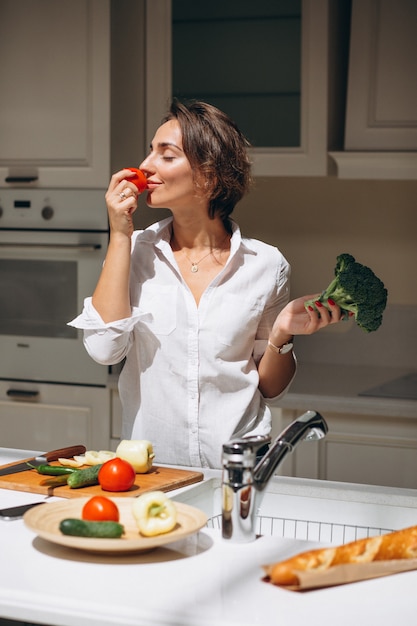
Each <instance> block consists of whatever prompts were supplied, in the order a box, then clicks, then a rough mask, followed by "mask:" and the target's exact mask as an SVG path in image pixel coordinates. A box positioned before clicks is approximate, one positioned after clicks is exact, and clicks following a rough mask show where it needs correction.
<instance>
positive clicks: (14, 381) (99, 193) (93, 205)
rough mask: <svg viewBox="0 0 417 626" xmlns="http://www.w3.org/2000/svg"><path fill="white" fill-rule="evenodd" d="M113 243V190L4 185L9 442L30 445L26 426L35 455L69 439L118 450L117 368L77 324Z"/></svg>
mask: <svg viewBox="0 0 417 626" xmlns="http://www.w3.org/2000/svg"><path fill="white" fill-rule="evenodd" d="M107 241H108V223H107V214H106V210H105V204H104V190H101V189H100V190H62V189H53V190H42V189H4V190H1V189H0V355H1V356H0V433H1V435H0V439H1V440H2V442H3V443H2V445H16V446H17V447H23V445H22V444H21V441H22V436H23V431H24V430H25V429H26V432H25V433H24V434H25V437H26V439H25V445H27V447H31V448H32V449H38V448H39V449H43V448H44V447H45V446H46V447H48V448H49V447H55V444H56V447H62V446H63V445H66V443H67V440H66V439H65V437H66V438H67V439H68V437H70V438H71V439H72V440H74V439H76V440H78V439H80V437H84V438H87V441H80V442H81V443H84V442H85V443H86V444H87V443H88V444H90V445H93V444H94V443H97V444H100V447H108V441H109V426H108V425H107V423H106V420H107V421H108V415H107V416H106V415H105V414H103V411H104V412H105V411H106V410H107V404H109V402H108V403H107V402H106V401H105V398H106V397H107V393H108V390H107V388H106V386H107V381H108V368H107V367H105V366H102V365H99V364H97V363H95V362H94V361H93V360H92V359H91V358H90V357H89V356H88V354H87V353H86V351H85V348H84V346H83V340H82V331H79V330H77V329H75V328H73V327H71V326H68V324H67V323H68V322H69V321H70V320H72V319H73V318H74V317H76V315H78V313H79V312H80V311H81V309H82V306H83V301H84V298H85V297H86V296H88V295H91V294H92V292H93V290H94V287H95V284H96V282H97V279H98V276H99V274H100V271H101V267H102V264H103V260H104V256H105V252H106V247H107ZM94 405H95V406H96V408H94ZM51 406H52V407H55V408H51ZM71 407H72V408H71ZM108 412H109V411H108V410H107V413H108ZM97 413H100V415H97ZM29 430H30V431H31V434H29V439H30V441H27V433H28V431H29ZM48 430H49V431H50V434H48V433H47V431H48ZM14 431H16V432H14ZM36 431H38V433H37V435H36ZM77 432H78V433H79V436H78V437H77V436H76V433H77ZM36 437H37V439H36ZM5 441H6V443H4V442H5ZM29 443H31V445H30V446H29V445H28V444H29ZM37 443H38V444H39V445H36V444H37ZM105 444H107V445H105ZM97 447H99V446H97Z"/></svg>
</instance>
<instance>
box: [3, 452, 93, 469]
mask: <svg viewBox="0 0 417 626" xmlns="http://www.w3.org/2000/svg"><path fill="white" fill-rule="evenodd" d="M85 451H86V447H85V446H81V445H78V446H69V447H68V448H60V449H59V450H51V451H50V452H44V453H43V454H42V455H41V456H37V457H33V458H31V459H27V460H26V461H21V462H19V463H13V464H12V465H8V466H7V467H3V468H1V469H0V476H8V474H17V473H18V472H25V471H26V470H30V469H31V468H30V467H29V466H28V463H30V464H31V465H35V466H36V467H37V466H38V465H43V464H44V463H49V462H50V461H56V460H57V459H60V458H63V459H69V458H71V457H72V456H74V455H78V454H84V452H85Z"/></svg>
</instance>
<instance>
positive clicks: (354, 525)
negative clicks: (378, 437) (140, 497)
mask: <svg viewBox="0 0 417 626" xmlns="http://www.w3.org/2000/svg"><path fill="white" fill-rule="evenodd" d="M174 499H175V500H176V501H179V502H185V503H187V504H190V505H192V506H195V507H197V508H198V509H201V510H203V511H204V512H205V513H206V515H207V516H208V523H207V527H208V528H211V529H214V530H218V531H219V533H221V506H222V505H221V477H220V476H219V477H214V478H209V479H208V480H205V481H204V482H202V483H198V484H197V485H194V486H191V487H187V488H185V489H184V490H183V491H182V492H180V493H178V494H176V495H175V497H174ZM414 525H417V490H413V489H395V488H392V487H379V486H372V485H357V484H351V483H337V482H330V481H320V480H309V479H299V478H288V477H274V478H272V479H271V480H270V482H269V484H268V486H267V489H266V492H265V494H264V497H263V500H262V503H261V505H260V507H259V511H258V515H257V527H256V532H257V534H258V535H269V536H276V537H285V538H291V539H301V540H308V541H316V542H322V543H326V544H341V543H347V542H349V541H354V540H355V539H359V538H362V537H368V536H374V535H380V534H384V533H387V532H391V531H393V530H399V529H400V528H405V527H407V526H414Z"/></svg>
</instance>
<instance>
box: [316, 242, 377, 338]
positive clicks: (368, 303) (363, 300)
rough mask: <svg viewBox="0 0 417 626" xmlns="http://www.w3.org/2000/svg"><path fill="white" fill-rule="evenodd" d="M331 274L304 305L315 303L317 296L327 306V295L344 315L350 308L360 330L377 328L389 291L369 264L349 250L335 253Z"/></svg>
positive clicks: (369, 330) (367, 330)
mask: <svg viewBox="0 0 417 626" xmlns="http://www.w3.org/2000/svg"><path fill="white" fill-rule="evenodd" d="M334 274H335V277H334V279H333V280H332V282H331V283H330V285H329V286H328V287H327V289H326V290H325V291H323V293H322V294H321V296H320V297H319V298H316V300H311V301H308V302H306V303H305V305H306V306H313V307H315V304H314V303H315V301H317V300H319V301H320V302H321V303H322V304H323V305H324V306H326V307H327V306H328V303H327V301H328V299H329V298H330V299H331V300H333V301H334V302H335V303H336V304H337V305H338V306H340V308H341V310H342V312H344V313H346V315H347V314H348V312H349V311H350V312H352V313H353V314H354V317H355V321H356V323H357V325H358V326H359V327H360V328H362V330H364V331H365V332H368V333H369V332H371V331H373V330H377V329H378V328H379V327H380V325H381V323H382V314H383V312H384V310H385V307H386V305H387V296H388V292H387V290H386V289H385V286H384V283H383V282H382V281H381V280H380V279H379V278H378V277H377V276H376V275H375V274H374V272H373V271H372V270H371V269H370V268H369V267H366V265H362V264H361V263H358V262H357V261H356V260H355V259H354V257H353V256H352V255H351V254H348V253H344V254H340V255H339V256H338V257H337V261H336V267H335V270H334ZM315 308H316V307H315Z"/></svg>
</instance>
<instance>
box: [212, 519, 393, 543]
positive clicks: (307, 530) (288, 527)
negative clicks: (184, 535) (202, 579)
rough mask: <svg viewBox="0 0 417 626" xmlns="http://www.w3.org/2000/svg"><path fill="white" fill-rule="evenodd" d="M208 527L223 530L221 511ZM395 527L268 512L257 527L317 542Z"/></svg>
mask: <svg viewBox="0 0 417 626" xmlns="http://www.w3.org/2000/svg"><path fill="white" fill-rule="evenodd" d="M206 526H207V528H211V529H214V530H220V531H221V528H222V516H221V514H220V515H215V516H213V517H211V518H209V519H208V520H207V524H206ZM393 530H394V529H393V528H373V527H371V526H354V525H350V524H340V523H332V522H319V521H313V520H301V519H291V518H286V517H271V516H268V515H259V516H258V517H257V526H256V534H257V535H263V536H269V537H283V538H286V539H301V540H304V541H317V542H319V543H327V544H335V545H340V544H342V543H349V542H350V541H356V540H357V539H363V538H367V537H375V536H376V535H385V534H387V533H390V532H392V531H393Z"/></svg>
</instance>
